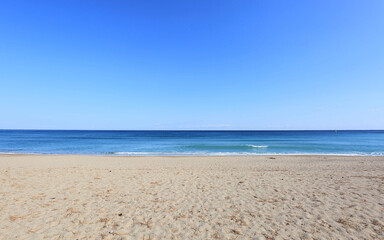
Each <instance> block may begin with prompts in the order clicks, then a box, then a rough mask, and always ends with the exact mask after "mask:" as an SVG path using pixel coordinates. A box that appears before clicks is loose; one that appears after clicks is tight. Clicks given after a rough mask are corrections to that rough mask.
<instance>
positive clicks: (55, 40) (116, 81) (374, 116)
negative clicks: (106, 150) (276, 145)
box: [0, 0, 384, 129]
mask: <svg viewBox="0 0 384 240" xmlns="http://www.w3.org/2000/svg"><path fill="white" fill-rule="evenodd" d="M0 112H1V115H0V129H1V128H2V129H8V128H18V129H19V128H21V129H30V128H32V129H384V1H382V0H372V1H361V0H358V1H354V0H352V1H351V0H340V1H339V0H337V1H335V0H329V1H323V0H318V1H308V0H305V1H269V0H265V1H260V0H251V1H224V0H217V1H209V0H201V1H179V0H175V1H149V0H148V1H143V0H139V1H79V0H76V1H69V0H65V1H48V0H47V1H18V0H9V1H8V0H5V1H1V5H0Z"/></svg>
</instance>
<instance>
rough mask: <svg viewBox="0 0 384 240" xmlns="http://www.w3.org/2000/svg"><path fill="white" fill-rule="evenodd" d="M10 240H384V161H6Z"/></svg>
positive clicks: (1, 235) (0, 204)
mask: <svg viewBox="0 0 384 240" xmlns="http://www.w3.org/2000/svg"><path fill="white" fill-rule="evenodd" d="M0 173H1V175H0V197H1V198H0V209H1V214H0V239H384V157H354V156H352V157H351V156H350V157H347V156H182V157H179V156H164V157H161V156H158V157H122V156H120V157H119V156H71V155H0Z"/></svg>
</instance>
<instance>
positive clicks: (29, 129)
mask: <svg viewBox="0 0 384 240" xmlns="http://www.w3.org/2000/svg"><path fill="white" fill-rule="evenodd" d="M4 130H5V131H18V130H19V131H157V132H165V131H174V132H176V131H180V132H182V131H190V132H193V131H207V132H209V131H223V132H224V131H227V132H231V131H232V132H234V131H244V132H247V131H248V132H250V131H260V132H261V131H384V129H261V130H257V129H153V130H151V129H37V128H8V129H6V128H4V129H3V128H0V131H4Z"/></svg>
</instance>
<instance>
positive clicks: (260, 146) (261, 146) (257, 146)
mask: <svg viewBox="0 0 384 240" xmlns="http://www.w3.org/2000/svg"><path fill="white" fill-rule="evenodd" d="M247 146H249V147H253V148H267V147H269V146H267V145H252V144H247Z"/></svg>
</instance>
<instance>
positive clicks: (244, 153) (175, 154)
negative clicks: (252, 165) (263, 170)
mask: <svg viewBox="0 0 384 240" xmlns="http://www.w3.org/2000/svg"><path fill="white" fill-rule="evenodd" d="M105 154H107V155H123V156H140V155H141V156H159V155H161V156H185V155H191V156H241V155H246V156H248V155H252V156H269V155H331V156H384V152H372V153H363V152H359V153H326V152H296V153H277V152H268V153H255V152H201V151H200V152H108V153H105Z"/></svg>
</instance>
